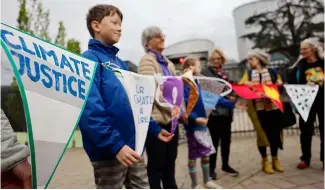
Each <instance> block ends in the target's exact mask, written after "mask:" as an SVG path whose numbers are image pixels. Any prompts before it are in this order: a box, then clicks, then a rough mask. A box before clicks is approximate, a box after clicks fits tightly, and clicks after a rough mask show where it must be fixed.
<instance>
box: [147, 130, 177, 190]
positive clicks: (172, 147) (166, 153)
mask: <svg viewBox="0 0 325 190" xmlns="http://www.w3.org/2000/svg"><path fill="white" fill-rule="evenodd" d="M160 126H161V127H162V128H163V129H166V130H167V131H170V128H171V126H170V124H169V125H160ZM178 137H179V132H178V128H177V129H176V131H175V136H174V137H173V139H172V140H171V141H170V142H168V143H165V142H162V141H160V140H159V139H158V138H157V137H154V136H152V135H148V136H147V140H146V151H147V156H148V166H147V173H148V179H149V185H150V189H161V182H162V185H163V188H164V189H177V184H176V179H175V161H176V157H177V148H178Z"/></svg>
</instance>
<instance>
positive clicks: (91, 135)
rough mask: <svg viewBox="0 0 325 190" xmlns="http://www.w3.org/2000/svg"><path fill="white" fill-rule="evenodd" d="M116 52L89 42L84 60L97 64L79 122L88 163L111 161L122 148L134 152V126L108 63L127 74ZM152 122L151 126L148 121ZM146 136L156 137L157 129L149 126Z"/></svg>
mask: <svg viewBox="0 0 325 190" xmlns="http://www.w3.org/2000/svg"><path fill="white" fill-rule="evenodd" d="M117 53H118V48H116V47H114V46H107V45H104V44H103V43H101V42H99V41H97V40H94V39H91V40H89V43H88V50H87V51H86V52H84V53H83V56H84V57H86V58H88V59H91V60H93V61H96V62H98V63H100V64H98V66H97V70H96V73H95V77H94V82H93V84H92V86H91V89H90V92H89V96H88V99H87V102H86V105H85V108H84V111H83V114H82V116H81V118H80V121H79V128H80V131H81V134H82V140H83V147H84V149H85V151H86V153H87V154H88V156H89V159H90V160H91V161H100V160H113V159H115V157H116V154H117V153H118V152H119V151H120V149H121V148H122V147H123V146H124V145H128V146H129V147H131V148H132V149H135V124H134V119H133V113H132V109H131V105H130V104H129V99H128V96H127V94H126V92H125V90H124V88H123V86H122V84H121V83H120V81H119V80H118V78H117V77H116V76H115V75H114V73H113V72H112V70H110V69H107V68H105V67H104V66H103V65H105V64H103V63H106V64H107V63H109V64H111V65H113V66H115V67H119V68H120V69H124V70H127V65H126V64H125V63H124V62H123V61H122V60H120V59H119V58H118V57H117V56H116V54H117ZM151 122H153V121H152V120H151ZM149 132H151V133H153V134H154V135H158V133H159V132H160V128H158V127H157V125H151V128H149Z"/></svg>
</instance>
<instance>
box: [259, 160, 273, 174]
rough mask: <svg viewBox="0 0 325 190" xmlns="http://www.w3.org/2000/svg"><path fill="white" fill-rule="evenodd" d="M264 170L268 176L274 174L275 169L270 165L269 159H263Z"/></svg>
mask: <svg viewBox="0 0 325 190" xmlns="http://www.w3.org/2000/svg"><path fill="white" fill-rule="evenodd" d="M262 170H263V171H264V172H265V173H267V174H274V170H273V168H272V167H271V166H270V165H269V161H268V160H267V158H263V159H262Z"/></svg>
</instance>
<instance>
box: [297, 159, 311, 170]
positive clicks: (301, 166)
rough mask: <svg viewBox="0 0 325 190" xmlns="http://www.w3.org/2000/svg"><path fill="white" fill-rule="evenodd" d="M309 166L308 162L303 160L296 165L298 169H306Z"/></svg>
mask: <svg viewBox="0 0 325 190" xmlns="http://www.w3.org/2000/svg"><path fill="white" fill-rule="evenodd" d="M308 167H309V164H308V163H307V162H305V161H301V162H300V163H299V164H298V165H297V168H298V169H306V168H308Z"/></svg>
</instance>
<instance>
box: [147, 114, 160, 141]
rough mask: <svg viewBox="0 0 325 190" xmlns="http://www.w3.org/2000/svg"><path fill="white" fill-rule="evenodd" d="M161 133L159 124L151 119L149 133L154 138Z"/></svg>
mask: <svg viewBox="0 0 325 190" xmlns="http://www.w3.org/2000/svg"><path fill="white" fill-rule="evenodd" d="M160 131H161V127H160V126H159V125H158V123H157V122H156V121H155V120H153V119H152V118H151V117H150V122H149V128H148V132H149V133H150V134H152V135H153V136H155V137H157V136H158V134H159V133H160Z"/></svg>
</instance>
